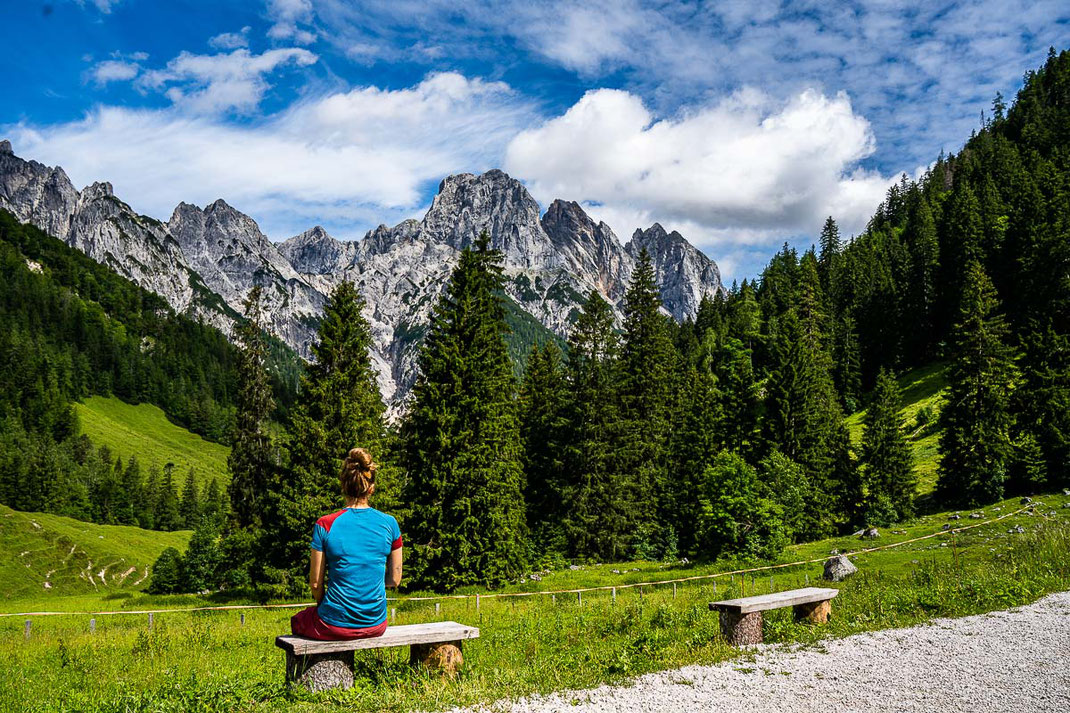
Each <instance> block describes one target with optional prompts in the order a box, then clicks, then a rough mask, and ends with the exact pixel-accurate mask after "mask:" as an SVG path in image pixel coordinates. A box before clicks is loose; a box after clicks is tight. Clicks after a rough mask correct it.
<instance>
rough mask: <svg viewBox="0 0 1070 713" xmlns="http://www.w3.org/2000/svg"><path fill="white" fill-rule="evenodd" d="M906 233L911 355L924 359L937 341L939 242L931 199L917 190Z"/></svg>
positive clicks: (911, 204)
mask: <svg viewBox="0 0 1070 713" xmlns="http://www.w3.org/2000/svg"><path fill="white" fill-rule="evenodd" d="M904 236H905V238H906V241H907V246H908V249H909V251H910V280H909V282H908V283H907V284H908V288H909V290H910V292H909V295H908V299H909V306H910V309H909V311H910V315H911V318H912V321H913V323H914V327H913V329H912V331H911V332H910V333H909V334H908V339H909V343H910V345H911V346H910V350H911V356H912V357H913V358H914V359H918V360H921V359H924V358H926V357H928V356H931V354H932V348H933V344H934V342H935V341H936V324H937V320H938V318H939V315H938V314H937V297H938V283H937V280H938V279H939V270H940V242H939V238H938V236H937V232H936V221H935V220H934V219H933V213H932V210H931V209H930V208H929V201H928V200H926V198H925V196H924V195H923V194H922V193H921V191H919V190H917V189H915V190H914V191H913V192H912V193H911V199H910V212H909V213H908V215H907V224H906V228H905V230H904Z"/></svg>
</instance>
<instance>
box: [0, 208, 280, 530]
mask: <svg viewBox="0 0 1070 713" xmlns="http://www.w3.org/2000/svg"><path fill="white" fill-rule="evenodd" d="M272 355H273V356H272V358H271V360H270V364H269V368H270V371H271V374H272V377H273V383H272V388H273V391H274V392H275V393H277V394H278V395H279V396H278V400H279V402H280V403H281V404H283V406H284V407H285V406H286V405H287V404H288V403H290V402H291V401H292V394H293V392H294V388H295V384H296V379H297V375H298V373H299V370H300V368H301V366H300V362H299V361H298V360H297V359H296V358H295V357H294V355H293V353H292V352H290V351H289V350H287V349H285V348H284V347H281V345H278V344H277V343H276V344H275V348H274V349H273V351H272ZM236 361H237V351H236V349H235V348H234V346H233V345H231V344H230V342H229V341H228V340H227V338H226V336H225V335H224V334H222V333H221V332H219V331H218V330H216V329H214V328H212V327H207V326H205V325H202V324H200V323H198V322H196V321H195V320H192V319H190V318H187V317H185V316H183V315H178V314H175V313H174V312H173V310H171V309H170V308H169V307H168V306H167V304H166V303H165V302H164V301H163V300H162V299H161V298H159V297H157V296H156V295H153V294H151V293H149V292H147V291H146V290H143V289H141V288H139V287H137V286H136V285H134V284H133V283H131V282H129V281H127V280H125V279H123V278H121V277H119V276H118V275H116V274H115V273H114V272H112V271H111V270H109V269H108V268H106V267H104V266H102V265H100V264H98V263H97V262H95V261H93V260H92V259H90V258H88V257H86V256H85V255H84V254H82V253H81V252H79V251H77V250H74V249H72V248H70V247H68V246H67V245H65V244H64V243H62V242H61V241H59V240H57V239H55V238H52V237H49V236H47V235H45V234H44V233H42V232H41V231H39V230H37V229H36V228H33V227H31V226H27V225H21V224H19V223H17V222H16V221H15V220H14V219H13V218H12V217H11V216H10V215H9V214H7V213H4V212H2V211H0V423H2V424H3V426H2V428H0V452H2V454H0V502H2V503H4V504H7V505H10V506H12V507H15V508H17V509H20V510H28V511H49V512H55V513H59V514H63V515H69V516H71V517H76V518H80V519H86V520H92V521H95V522H102V523H117V524H141V525H143V526H147V527H156V528H159V529H175V528H178V527H182V526H184V525H185V524H186V523H185V522H184V521H183V520H182V518H181V517H180V516H179V515H178V514H175V515H174V516H172V515H171V514H170V512H171V510H173V509H174V508H172V507H171V505H170V501H172V500H174V501H175V502H176V503H177V502H178V501H179V500H180V499H181V497H182V493H181V492H174V491H179V489H180V488H181V486H182V482H183V481H182V480H180V479H187V476H188V474H187V473H185V472H183V473H175V474H173V475H172V474H171V473H170V470H169V469H165V470H166V471H167V472H160V471H159V468H160V467H163V466H165V465H166V464H164V463H160V464H158V467H157V468H152V469H149V472H147V473H142V472H141V470H140V467H139V466H138V464H137V463H136V460H135V459H131V458H128V459H127V461H126V462H125V463H124V462H123V461H122V460H117V459H116V458H115V454H114V453H112V452H111V451H110V450H108V449H106V448H103V449H99V450H98V449H97V448H96V447H95V446H96V445H100V444H93V443H91V442H90V441H88V440H87V439H85V438H82V437H79V435H78V434H79V429H78V424H77V416H76V413H75V410H74V408H73V406H72V403H73V402H75V401H77V400H79V399H83V398H85V397H88V396H91V395H100V396H116V397H118V398H121V399H123V400H125V401H128V402H131V403H140V402H146V403H151V404H155V405H157V406H159V407H160V408H162V409H163V411H164V412H165V413H166V414H167V417H168V418H169V419H171V420H172V421H173V422H175V423H177V424H180V425H182V426H183V427H185V428H188V429H189V430H191V431H193V432H195V433H198V434H201V435H202V436H204V437H205V438H208V439H210V440H214V441H218V442H224V443H225V442H227V441H228V440H229V438H230V434H231V431H232V428H233V423H234V414H235V406H234V400H235V392H236V389H237V381H236V377H235V363H236ZM279 415H280V416H281V415H284V410H280V414H279ZM168 484H170V486H171V487H170V488H167V487H166V486H167V485H168ZM223 485H225V484H224V483H219V484H217V489H218V488H222V487H223ZM202 490H204V492H203V493H199V495H201V496H207V488H204V489H202ZM168 493H170V494H168ZM172 495H173V497H172ZM146 500H148V501H153V502H156V501H158V502H156V504H159V502H163V503H164V506H163V507H164V509H165V510H167V511H168V513H169V514H168V515H167V516H165V518H164V520H163V521H162V522H157V521H155V518H150V519H148V520H146V519H144V517H138V515H137V514H136V513H135V512H134V510H135V508H134V504H135V503H141V504H144V503H145V502H146ZM145 509H149V510H151V509H153V508H145V507H143V508H142V510H145ZM189 524H190V526H191V527H192V526H193V525H194V524H195V523H189Z"/></svg>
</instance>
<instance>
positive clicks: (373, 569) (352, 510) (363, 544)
mask: <svg viewBox="0 0 1070 713" xmlns="http://www.w3.org/2000/svg"><path fill="white" fill-rule="evenodd" d="M401 544H402V543H401V530H400V528H399V527H398V523H397V520H395V519H394V518H393V517H392V516H390V515H387V514H386V513H384V512H380V511H379V510H376V509H375V508H371V507H348V508H345V509H344V510H340V511H338V512H336V513H332V514H330V515H325V516H323V517H321V518H320V519H319V520H317V521H316V526H315V528H314V529H313V533H312V549H313V550H318V551H320V552H323V554H324V558H325V560H326V565H327V580H328V586H327V592H326V595H325V596H324V598H323V601H322V602H321V603H320V605H319V616H320V618H321V619H322V620H323V621H324V622H325V623H327V624H330V625H332V626H337V627H344V628H353V629H360V628H366V627H372V626H378V625H379V624H382V623H383V622H385V621H386V614H387V608H386V586H385V583H384V577H383V573H384V570H385V567H386V560H387V557H388V556H389V555H390V553H391V552H392V551H393V550H395V549H397V548H399V547H401Z"/></svg>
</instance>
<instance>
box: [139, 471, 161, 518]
mask: <svg viewBox="0 0 1070 713" xmlns="http://www.w3.org/2000/svg"><path fill="white" fill-rule="evenodd" d="M161 477H162V476H161V475H160V469H159V468H157V467H156V466H155V465H153V466H151V467H149V474H148V477H146V478H145V487H144V488H143V489H142V491H141V504H140V507H138V509H137V521H138V527H141V528H143V529H145V530H156V529H158V528H157V527H156V511H157V510H158V509H159V507H160V478H161Z"/></svg>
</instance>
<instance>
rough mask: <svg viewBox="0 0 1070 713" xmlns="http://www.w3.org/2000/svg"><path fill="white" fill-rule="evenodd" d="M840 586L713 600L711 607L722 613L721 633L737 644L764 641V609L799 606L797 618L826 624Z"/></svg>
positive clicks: (729, 641) (796, 612)
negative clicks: (836, 587) (837, 587)
mask: <svg viewBox="0 0 1070 713" xmlns="http://www.w3.org/2000/svg"><path fill="white" fill-rule="evenodd" d="M839 593H840V591H839V590H838V589H823V588H821V587H806V588H805V589H792V590H790V591H787V592H776V593H775V594H762V595H759V596H754V597H743V598H741V599H727V600H725V601H721V602H710V610H711V611H716V612H720V618H721V633H722V634H723V635H724V638H725V640H726V641H728V643H730V644H734V645H736V646H742V645H745V644H760V643H762V612H764V611H769V610H770V609H780V608H782V607H793V608H794V609H795V619H796V621H810V622H813V623H815V624H824V623H825V622H826V621H828V618H829V613H830V612H831V611H832V599H833V598H834V597H835V596H836V595H837V594H839Z"/></svg>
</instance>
